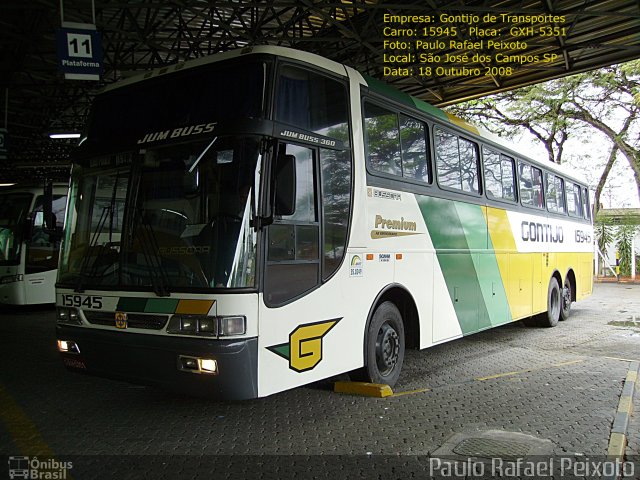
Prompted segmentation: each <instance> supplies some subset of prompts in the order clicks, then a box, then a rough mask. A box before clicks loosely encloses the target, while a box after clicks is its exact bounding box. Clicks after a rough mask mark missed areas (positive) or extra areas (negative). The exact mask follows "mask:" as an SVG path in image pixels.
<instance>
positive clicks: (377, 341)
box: [361, 302, 405, 387]
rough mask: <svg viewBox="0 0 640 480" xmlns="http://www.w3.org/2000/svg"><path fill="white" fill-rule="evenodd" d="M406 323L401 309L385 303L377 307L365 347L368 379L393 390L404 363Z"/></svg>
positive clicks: (365, 373)
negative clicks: (403, 321) (403, 320)
mask: <svg viewBox="0 0 640 480" xmlns="http://www.w3.org/2000/svg"><path fill="white" fill-rule="evenodd" d="M404 349H405V339H404V324H403V323H402V315H400V311H399V310H398V308H397V307H396V306H395V305H394V304H393V303H391V302H384V303H382V304H380V305H379V306H378V308H376V311H375V313H374V314H373V318H372V319H371V323H370V324H369V329H368V330H367V338H366V344H365V366H364V368H363V370H362V375H361V377H363V379H364V380H366V381H368V382H371V383H381V384H386V385H389V386H390V387H393V386H394V385H395V384H396V382H397V381H398V378H399V377H400V370H402V363H403V361H404Z"/></svg>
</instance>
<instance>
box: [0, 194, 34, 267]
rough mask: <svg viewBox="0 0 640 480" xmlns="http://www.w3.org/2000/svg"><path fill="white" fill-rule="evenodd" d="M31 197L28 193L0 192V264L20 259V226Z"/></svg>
mask: <svg viewBox="0 0 640 480" xmlns="http://www.w3.org/2000/svg"><path fill="white" fill-rule="evenodd" d="M32 199H33V195H32V194H30V193H4V194H0V265H15V264H17V263H18V262H19V261H20V243H21V241H22V227H23V225H24V220H25V218H26V216H27V214H28V212H29V207H30V206H31V201H32Z"/></svg>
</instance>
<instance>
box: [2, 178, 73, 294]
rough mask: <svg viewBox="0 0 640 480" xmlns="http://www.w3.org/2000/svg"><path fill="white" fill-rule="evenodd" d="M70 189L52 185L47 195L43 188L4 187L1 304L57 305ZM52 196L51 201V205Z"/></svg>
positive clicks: (64, 186) (65, 186)
mask: <svg viewBox="0 0 640 480" xmlns="http://www.w3.org/2000/svg"><path fill="white" fill-rule="evenodd" d="M67 189H68V186H67V185H61V184H56V185H51V191H50V193H48V194H45V191H44V190H43V187H42V186H39V187H38V186H21V185H11V186H6V187H0V304H3V303H4V304H8V305H32V304H40V303H54V302H55V301H56V296H55V282H56V275H57V268H58V254H59V250H60V241H61V239H62V226H63V222H64V212H65V205H66V202H67ZM48 195H51V198H50V199H47V200H45V198H48ZM46 205H50V206H49V207H46ZM45 212H48V213H47V216H48V217H49V218H50V221H49V222H48V224H47V222H45Z"/></svg>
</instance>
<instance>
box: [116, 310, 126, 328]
mask: <svg viewBox="0 0 640 480" xmlns="http://www.w3.org/2000/svg"><path fill="white" fill-rule="evenodd" d="M116 328H121V329H125V328H127V314H126V313H125V312H116Z"/></svg>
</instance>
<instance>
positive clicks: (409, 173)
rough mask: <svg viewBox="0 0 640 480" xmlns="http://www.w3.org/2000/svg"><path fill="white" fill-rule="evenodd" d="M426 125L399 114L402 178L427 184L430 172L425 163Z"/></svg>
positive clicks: (427, 164)
mask: <svg viewBox="0 0 640 480" xmlns="http://www.w3.org/2000/svg"><path fill="white" fill-rule="evenodd" d="M426 139H427V128H426V125H425V124H424V123H423V122H421V121H419V120H415V119H413V118H411V117H407V116H406V115H403V114H400V147H401V150H402V176H403V177H404V178H408V179H412V180H419V181H421V182H425V183H429V182H430V181H431V172H430V171H429V163H428V162H427V141H426Z"/></svg>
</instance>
